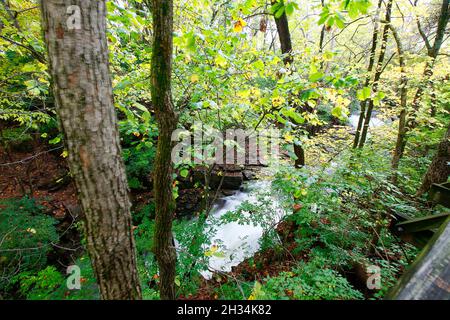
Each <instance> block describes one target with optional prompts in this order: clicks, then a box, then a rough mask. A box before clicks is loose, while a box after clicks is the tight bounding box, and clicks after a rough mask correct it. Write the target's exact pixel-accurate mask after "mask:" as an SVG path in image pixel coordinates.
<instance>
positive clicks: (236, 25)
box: [233, 18, 247, 32]
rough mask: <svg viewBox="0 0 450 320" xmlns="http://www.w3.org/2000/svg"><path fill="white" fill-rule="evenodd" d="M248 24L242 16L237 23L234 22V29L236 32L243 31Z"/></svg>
mask: <svg viewBox="0 0 450 320" xmlns="http://www.w3.org/2000/svg"><path fill="white" fill-rule="evenodd" d="M246 25H247V22H245V21H244V20H242V19H241V18H239V19H238V20H237V21H236V22H235V23H234V27H233V31H234V32H242V30H243V29H244V27H245V26H246Z"/></svg>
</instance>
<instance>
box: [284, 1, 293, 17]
mask: <svg viewBox="0 0 450 320" xmlns="http://www.w3.org/2000/svg"><path fill="white" fill-rule="evenodd" d="M285 10H286V14H287V15H288V16H290V15H291V14H292V13H293V12H294V5H293V3H292V2H290V3H288V4H287V5H286V7H285Z"/></svg>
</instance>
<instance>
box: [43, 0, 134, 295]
mask: <svg viewBox="0 0 450 320" xmlns="http://www.w3.org/2000/svg"><path fill="white" fill-rule="evenodd" d="M74 6H75V7H74ZM69 7H71V8H72V9H73V10H75V11H73V10H69ZM41 9H42V22H43V29H44V36H45V43H46V45H47V49H48V56H49V62H50V66H49V67H50V73H51V76H52V79H53V84H54V86H53V90H54V96H55V100H56V106H57V111H58V115H59V118H60V121H61V125H62V130H63V132H64V134H65V137H66V143H67V151H68V153H69V166H70V171H71V172H72V174H73V177H74V180H75V183H76V186H77V189H78V193H79V199H80V201H81V205H82V208H83V210H84V213H85V216H86V221H85V230H86V238H87V250H88V252H89V255H90V257H91V260H92V266H93V268H94V272H95V275H96V277H97V282H98V284H99V287H100V294H101V297H102V299H140V298H141V289H140V285H139V279H138V274H137V269H136V256H135V246H134V240H133V234H132V230H131V227H132V225H131V214H130V201H129V198H128V185H127V179H126V175H125V170H124V165H123V161H122V156H121V148H120V144H119V133H118V130H117V125H116V122H117V121H116V113H115V109H114V102H113V94H112V85H111V79H110V74H109V61H108V58H109V57H108V43H107V40H106V8H105V1H83V0H70V1H69V0H43V1H41ZM68 12H70V13H69V14H68ZM74 12H75V15H74ZM76 12H79V15H77V14H76ZM73 19H75V20H73ZM74 21H75V22H78V23H79V25H77V24H76V23H75V24H74V23H73V22H74Z"/></svg>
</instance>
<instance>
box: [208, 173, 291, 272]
mask: <svg viewBox="0 0 450 320" xmlns="http://www.w3.org/2000/svg"><path fill="white" fill-rule="evenodd" d="M270 188H271V182H270V181H268V180H260V181H249V182H247V183H246V184H244V186H243V188H241V190H240V191H236V193H235V194H233V195H231V196H227V197H224V198H222V199H219V200H217V201H216V203H215V204H214V206H213V209H212V211H211V214H210V218H208V220H207V224H208V228H210V229H209V230H210V231H211V233H212V236H211V237H210V242H211V243H210V245H209V246H208V247H207V248H205V249H210V248H212V247H216V248H217V252H218V253H220V254H218V255H212V256H211V257H210V258H209V268H210V269H211V270H218V271H222V272H230V271H231V268H232V267H234V266H237V265H238V264H240V263H241V262H242V261H244V260H245V259H247V258H249V257H251V256H253V255H254V254H255V252H257V251H258V250H259V248H260V243H259V240H260V239H261V237H262V236H263V233H264V228H263V224H264V225H265V226H267V225H270V226H273V225H276V224H277V223H278V222H279V221H281V219H282V218H283V217H284V215H285V214H286V212H285V211H284V210H283V209H282V208H281V205H280V204H279V202H278V200H277V199H276V196H274V195H270V196H268V195H267V194H270ZM259 194H264V195H265V196H266V197H270V201H271V204H270V205H269V206H266V204H265V205H264V208H265V209H264V211H263V212H262V214H263V215H264V217H265V219H264V222H261V223H244V224H239V223H238V222H235V221H233V222H226V223H221V224H218V225H217V224H216V223H217V220H218V219H220V218H221V217H222V216H223V215H225V214H226V213H227V212H229V211H234V210H236V209H237V208H238V207H239V206H240V205H241V204H242V203H243V202H245V201H248V202H249V203H252V204H258V195H259ZM242 215H243V216H244V217H247V218H248V217H249V215H250V213H248V212H243V213H242ZM202 275H203V276H204V277H205V278H207V279H209V278H210V277H211V275H212V273H211V271H204V272H202Z"/></svg>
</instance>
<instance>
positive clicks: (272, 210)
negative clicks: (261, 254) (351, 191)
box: [202, 114, 386, 279]
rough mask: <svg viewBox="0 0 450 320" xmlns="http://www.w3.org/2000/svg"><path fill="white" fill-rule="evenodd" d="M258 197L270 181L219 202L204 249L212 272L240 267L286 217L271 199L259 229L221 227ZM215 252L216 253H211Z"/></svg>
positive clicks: (376, 123) (354, 119) (354, 121)
mask: <svg viewBox="0 0 450 320" xmlns="http://www.w3.org/2000/svg"><path fill="white" fill-rule="evenodd" d="M358 120H359V115H358V114H353V115H351V116H350V117H349V125H350V126H352V127H353V128H354V129H356V128H357V126H358ZM383 125H386V123H385V122H383V121H382V120H380V119H379V118H377V117H376V116H374V117H372V119H371V120H370V128H377V127H380V126H383ZM336 167H337V164H336V163H334V162H332V164H331V167H330V168H329V171H330V174H332V172H333V171H334V170H335V169H336ZM258 193H269V194H270V181H252V182H249V183H248V184H247V185H246V186H245V187H244V190H242V191H237V192H236V193H235V194H234V195H232V196H227V197H224V198H222V199H219V200H218V201H216V203H215V205H214V207H213V209H212V211H211V214H210V217H209V218H208V220H207V222H206V223H207V225H208V227H209V228H210V230H211V232H212V235H211V237H210V245H209V246H208V247H205V248H204V249H205V251H209V252H213V251H214V254H213V255H212V256H211V257H210V258H209V269H210V270H218V271H222V272H230V271H231V269H232V267H234V266H237V265H238V264H240V263H241V262H242V261H244V260H245V259H247V258H249V257H251V256H253V255H254V254H255V253H256V252H257V251H258V250H259V248H260V243H259V240H260V239H261V237H262V236H263V233H264V230H265V228H266V229H267V227H270V226H275V225H276V224H277V223H278V222H280V221H281V219H282V218H283V216H284V215H285V214H286V212H285V211H284V210H283V209H282V208H281V205H280V204H279V202H278V200H277V199H276V197H275V196H274V195H271V196H270V198H271V202H270V204H269V205H267V203H264V204H260V207H261V208H264V216H265V219H263V220H264V222H261V223H259V224H256V225H254V224H253V223H244V224H242V223H241V224H239V223H238V222H227V223H218V219H220V217H222V216H223V215H225V214H226V213H227V212H230V211H235V210H237V209H238V208H239V206H240V205H241V204H242V203H243V202H245V201H248V202H250V203H253V204H258ZM242 215H243V216H244V217H246V216H247V217H248V216H249V215H250V213H248V212H243V213H242ZM262 224H264V225H262ZM264 227H265V228H264ZM212 248H214V250H211V249H212ZM215 249H217V250H215ZM202 275H203V277H205V278H206V279H209V278H211V276H212V272H211V271H203V272H202Z"/></svg>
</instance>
